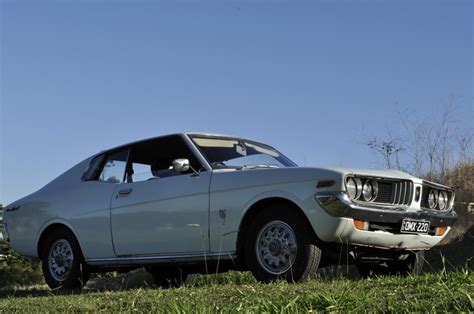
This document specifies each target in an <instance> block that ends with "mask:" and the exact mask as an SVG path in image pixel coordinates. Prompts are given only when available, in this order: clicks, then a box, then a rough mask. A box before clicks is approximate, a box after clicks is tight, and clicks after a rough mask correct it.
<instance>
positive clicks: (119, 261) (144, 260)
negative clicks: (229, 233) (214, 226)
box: [86, 252, 237, 265]
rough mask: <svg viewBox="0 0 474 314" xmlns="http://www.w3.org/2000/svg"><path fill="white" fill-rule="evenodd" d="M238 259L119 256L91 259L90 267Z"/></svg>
mask: <svg viewBox="0 0 474 314" xmlns="http://www.w3.org/2000/svg"><path fill="white" fill-rule="evenodd" d="M236 257H237V255H236V253H235V252H221V253H202V252H201V253H193V254H180V255H150V256H119V257H112V258H89V259H86V263H87V264H90V265H143V264H158V263H177V262H200V261H205V260H216V259H220V260H229V259H235V258H236Z"/></svg>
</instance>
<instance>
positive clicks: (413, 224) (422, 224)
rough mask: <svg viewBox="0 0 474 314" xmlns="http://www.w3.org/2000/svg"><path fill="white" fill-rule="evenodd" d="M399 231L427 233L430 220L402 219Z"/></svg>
mask: <svg viewBox="0 0 474 314" xmlns="http://www.w3.org/2000/svg"><path fill="white" fill-rule="evenodd" d="M400 231H401V232H403V233H428V232H429V231H430V222H429V221H425V220H412V219H403V221H402V227H401V228H400Z"/></svg>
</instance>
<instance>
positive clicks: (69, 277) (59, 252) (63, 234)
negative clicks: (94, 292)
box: [41, 229, 90, 289]
mask: <svg viewBox="0 0 474 314" xmlns="http://www.w3.org/2000/svg"><path fill="white" fill-rule="evenodd" d="M43 247H44V249H43V252H42V257H41V258H42V269H43V275H44V278H45V281H46V283H47V284H48V286H49V287H50V288H51V289H55V288H65V289H76V288H82V287H83V286H84V285H85V284H86V282H87V281H88V280H89V278H90V272H89V270H88V267H87V265H86V264H85V262H84V257H83V256H82V252H81V249H80V247H79V243H78V242H77V240H76V238H75V237H74V235H73V234H72V233H71V232H70V231H68V230H64V229H62V230H56V231H53V232H52V233H51V234H49V235H48V236H47V237H46V239H45V241H44V245H43Z"/></svg>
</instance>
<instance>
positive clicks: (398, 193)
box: [390, 181, 413, 205]
mask: <svg viewBox="0 0 474 314" xmlns="http://www.w3.org/2000/svg"><path fill="white" fill-rule="evenodd" d="M412 196H413V182H411V181H397V182H393V184H392V194H391V197H390V203H392V204H394V205H408V204H410V203H411V199H412Z"/></svg>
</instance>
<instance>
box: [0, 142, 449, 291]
mask: <svg viewBox="0 0 474 314" xmlns="http://www.w3.org/2000/svg"><path fill="white" fill-rule="evenodd" d="M453 202H454V192H453V190H452V189H450V188H448V187H445V186H442V185H439V184H435V183H431V182H426V181H423V180H421V179H418V178H416V177H413V176H411V175H408V174H406V173H403V172H400V171H394V170H386V171H380V170H354V169H331V168H302V167H298V166H297V165H296V164H295V163H293V162H292V161H291V160H289V159H288V158H287V157H285V156H284V155H282V154H281V153H280V152H279V151H277V150H275V149H274V148H273V147H271V146H268V145H265V144H262V143H259V142H257V141H253V140H248V139H243V138H240V137H233V136H224V135H216V134H202V133H186V134H175V135H167V136H162V137H156V138H152V139H147V140H142V141H138V142H134V143H130V144H126V145H122V146H119V147H116V148H113V149H110V150H107V151H103V152H100V153H98V154H96V155H94V156H92V157H90V158H87V159H86V160H84V161H82V162H80V163H79V164H77V165H76V166H74V167H73V168H71V169H70V170H68V171H66V172H65V173H64V174H62V175H60V176H59V177H57V178H56V179H55V180H53V181H52V182H50V183H49V184H47V185H46V186H45V187H43V188H42V189H40V190H39V191H37V192H35V193H33V194H31V195H29V196H27V197H25V198H22V199H20V200H18V201H16V202H14V203H12V204H10V205H8V206H7V207H6V208H5V210H4V217H3V219H4V221H3V222H4V228H3V230H4V231H3V232H4V237H5V238H6V239H8V241H10V245H11V247H12V248H13V249H14V250H15V251H16V252H18V253H19V254H20V255H23V256H26V257H31V258H39V259H41V260H42V265H43V271H44V276H45V279H46V282H47V283H48V285H49V286H50V287H52V288H56V287H63V288H74V287H78V286H79V287H80V286H82V285H84V284H85V283H86V281H87V279H88V278H89V276H90V273H91V272H104V271H111V270H119V271H127V270H132V269H136V268H139V267H145V268H146V269H147V270H148V271H149V272H150V273H152V275H153V277H154V279H155V280H156V281H157V282H158V283H162V282H164V281H166V280H168V282H173V283H180V282H182V281H183V280H184V279H185V278H186V277H187V276H188V275H189V274H194V273H206V272H208V273H215V272H216V271H219V272H221V271H227V270H229V269H236V270H250V271H251V272H252V273H253V275H254V276H255V278H256V279H258V280H260V281H263V282H269V281H272V280H275V279H278V278H282V279H286V280H288V281H301V280H304V279H306V278H308V277H309V276H311V275H312V274H314V273H315V271H316V270H317V269H318V267H323V266H327V265H334V264H338V263H343V262H350V263H355V264H356V265H357V267H358V269H359V272H360V273H361V274H362V275H363V276H368V275H371V274H377V275H381V274H394V273H398V274H407V273H417V272H419V271H420V269H421V265H422V262H423V258H422V257H423V251H424V250H428V249H430V248H431V247H433V246H434V245H436V244H437V243H438V242H440V241H441V240H442V239H443V238H444V237H445V236H446V234H447V233H448V232H449V230H450V226H451V225H452V224H453V222H454V221H455V219H456V213H455V212H454V211H453Z"/></svg>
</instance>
